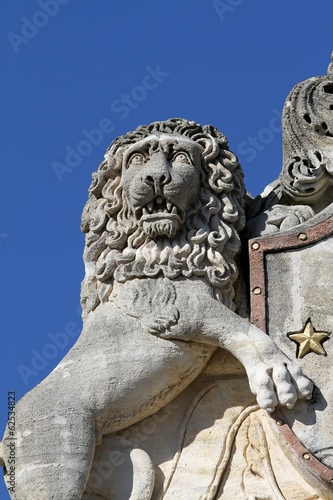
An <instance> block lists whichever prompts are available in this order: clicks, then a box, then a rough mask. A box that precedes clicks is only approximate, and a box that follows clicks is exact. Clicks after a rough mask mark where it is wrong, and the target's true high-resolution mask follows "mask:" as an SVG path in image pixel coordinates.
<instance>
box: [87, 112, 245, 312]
mask: <svg viewBox="0 0 333 500" xmlns="http://www.w3.org/2000/svg"><path fill="white" fill-rule="evenodd" d="M153 134H154V135H161V134H173V135H180V136H184V137H187V138H190V139H192V140H193V141H195V142H197V143H198V144H199V145H200V146H201V147H202V164H201V173H200V176H201V182H200V183H201V187H200V193H199V196H198V197H197V199H196V200H193V203H192V205H191V208H190V210H189V211H188V214H187V217H186V221H185V223H184V224H183V227H182V228H181V230H179V231H178V233H177V234H176V236H175V237H174V238H172V239H169V238H167V237H165V238H159V239H156V240H152V239H150V238H149V237H148V236H147V235H146V234H145V233H144V232H143V231H142V229H141V227H139V226H138V224H137V223H136V221H135V218H134V217H133V216H132V212H131V207H130V206H128V203H127V200H126V198H125V196H124V194H123V189H122V158H123V154H124V152H125V151H126V149H127V147H128V146H129V145H131V144H133V143H135V142H137V141H139V140H141V139H144V138H145V137H148V136H149V135H153ZM244 194H245V189H244V183H243V173H242V170H241V168H240V165H239V163H238V161H237V158H236V156H235V155H234V154H233V153H232V152H230V151H229V148H228V142H227V139H226V137H225V136H224V135H223V134H221V132H219V131H218V130H217V129H215V128H214V127H212V126H210V125H205V126H200V125H198V124H197V123H195V122H192V121H187V120H183V119H171V120H167V121H163V122H154V123H152V124H150V125H148V126H140V127H138V128H137V129H136V130H135V131H134V132H129V133H127V134H125V135H123V136H121V137H118V138H117V139H116V140H115V141H114V142H113V143H112V144H111V146H110V147H109V149H108V150H107V152H106V155H105V160H104V161H103V162H102V163H101V165H100V166H99V168H98V170H97V172H96V173H94V174H93V181H92V184H91V186H90V189H89V200H88V202H87V204H86V206H85V208H84V211H83V214H82V230H83V232H85V233H86V246H85V251H84V262H85V266H86V276H85V278H84V280H83V283H82V292H81V301H82V308H83V316H86V315H87V314H88V313H89V312H90V311H92V310H94V309H95V308H96V307H97V306H98V304H100V303H102V302H107V301H108V300H109V297H110V294H111V291H112V287H113V282H114V281H118V282H125V281H126V280H130V279H134V278H143V277H149V278H152V277H160V276H161V277H163V276H164V277H166V278H169V279H176V278H178V277H186V278H190V277H200V278H201V279H203V280H205V281H206V282H207V283H209V284H210V285H211V287H212V289H213V291H214V295H215V297H216V298H217V299H218V300H219V301H221V302H222V303H223V304H225V305H226V306H227V307H230V308H233V301H232V299H233V295H234V292H233V284H234V283H235V280H236V278H237V266H236V264H235V259H234V258H235V255H236V253H237V252H238V250H239V248H240V240H239V236H238V232H239V231H241V230H242V228H243V226H244V222H245V217H244V209H243V206H244Z"/></svg>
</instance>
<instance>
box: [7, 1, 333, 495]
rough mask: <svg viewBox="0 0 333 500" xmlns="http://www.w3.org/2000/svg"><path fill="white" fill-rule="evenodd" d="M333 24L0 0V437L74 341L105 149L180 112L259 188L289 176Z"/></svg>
mask: <svg viewBox="0 0 333 500" xmlns="http://www.w3.org/2000/svg"><path fill="white" fill-rule="evenodd" d="M332 19H333V3H332V2H329V1H327V0H326V1H324V0H317V1H316V2H313V1H309V0H293V1H290V0H279V1H278V2H267V1H264V0H257V1H256V2H252V1H250V0H225V1H220V2H217V1H215V2H214V1H211V0H209V1H205V0H168V1H167V2H165V1H163V2H162V1H160V0H155V1H154V2H149V1H140V2H138V1H135V0H132V1H129V0H122V1H119V0H118V1H114V0H98V1H95V2H92V1H86V0H81V1H79V0H39V1H38V0H36V1H35V0H25V1H24V2H22V1H17V0H11V1H8V2H3V5H2V12H1V16H0V24H1V60H2V71H1V74H2V77H1V94H0V95H1V100H2V110H3V113H4V116H3V120H2V123H1V126H2V130H1V136H2V150H1V156H2V167H1V183H0V189H1V196H0V215H1V216H0V255H1V259H0V265H1V316H0V318H1V319H0V321H1V363H0V379H1V392H0V428H1V429H0V434H1V435H2V429H3V428H4V426H5V421H6V415H7V392H8V391H9V390H15V391H16V392H17V397H21V396H22V395H23V394H24V393H25V392H27V391H28V390H29V389H31V388H32V387H34V386H35V385H36V384H37V383H38V382H40V380H42V379H43V378H44V377H45V376H46V375H47V374H48V373H49V372H50V371H51V370H52V369H53V368H54V367H55V365H56V364H57V363H58V362H59V361H60V359H61V358H62V357H63V355H64V354H65V352H66V351H67V350H68V348H69V347H70V345H71V344H73V342H74V341H75V338H76V337H75V336H76V335H77V331H78V329H79V326H80V316H79V314H78V305H79V291H80V282H81V279H82V277H83V265H82V250H83V235H82V234H81V233H80V229H79V225H80V214H81V211H82V208H83V205H84V203H85V201H86V199H87V189H88V186H89V184H90V179H91V174H92V172H93V171H94V170H96V168H97V166H98V164H99V163H100V161H102V159H103V155H104V152H105V149H106V148H107V146H108V145H109V143H110V142H111V141H112V140H113V139H114V138H115V137H116V136H118V135H120V134H122V133H124V132H126V131H128V130H132V129H134V128H135V127H137V126H138V125H140V124H147V123H149V122H151V121H155V120H162V119H167V118H170V117H184V118H188V119H191V120H195V121H197V122H199V123H201V124H207V123H209V124H213V125H215V126H216V127H217V128H219V129H220V130H221V131H223V132H224V133H225V134H226V135H227V137H228V138H229V143H230V147H231V149H232V150H233V151H235V152H236V153H237V154H238V156H239V160H240V162H241V164H242V166H243V169H244V172H245V176H246V185H247V188H248V190H249V191H250V192H252V194H258V193H260V192H261V191H262V190H263V188H264V187H265V186H266V185H267V184H268V183H269V182H271V181H273V180H274V179H275V178H276V177H277V176H278V174H279V171H280V168H281V133H280V131H279V116H280V113H281V109H282V106H283V103H284V100H285V98H286V97H287V94H288V92H289V91H290V90H291V89H292V87H293V86H294V85H295V84H296V83H298V82H300V81H302V80H304V79H306V78H309V77H312V76H317V75H321V74H325V73H326V69H327V66H328V64H329V61H330V54H331V51H332V49H333V30H332ZM59 332H62V335H57V334H58V333H59ZM0 498H1V500H2V499H6V498H8V495H7V493H6V492H5V490H4V487H3V485H2V484H1V485H0Z"/></svg>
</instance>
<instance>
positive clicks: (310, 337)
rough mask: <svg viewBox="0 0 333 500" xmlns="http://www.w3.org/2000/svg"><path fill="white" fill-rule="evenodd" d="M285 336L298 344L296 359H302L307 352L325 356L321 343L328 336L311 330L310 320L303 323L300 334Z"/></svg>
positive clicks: (293, 333) (292, 333) (291, 333)
mask: <svg viewBox="0 0 333 500" xmlns="http://www.w3.org/2000/svg"><path fill="white" fill-rule="evenodd" d="M287 335H288V337H289V338H290V339H291V340H293V341H294V342H296V343H297V344H298V352H297V358H299V359H300V358H303V357H304V356H306V355H307V354H309V352H314V353H316V354H321V355H322V356H326V355H327V353H326V351H325V349H324V348H323V346H322V343H323V342H325V340H327V339H328V338H329V334H328V333H327V332H317V331H316V330H315V329H314V328H313V325H312V321H311V319H310V318H309V319H308V320H307V322H306V323H305V327H304V330H303V331H302V332H290V333H288V334H287Z"/></svg>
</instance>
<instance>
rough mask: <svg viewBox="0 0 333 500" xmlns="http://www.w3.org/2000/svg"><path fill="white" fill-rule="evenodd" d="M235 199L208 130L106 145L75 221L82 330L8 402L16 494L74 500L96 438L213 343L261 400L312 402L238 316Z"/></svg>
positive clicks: (146, 411)
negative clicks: (80, 235) (81, 266)
mask: <svg viewBox="0 0 333 500" xmlns="http://www.w3.org/2000/svg"><path fill="white" fill-rule="evenodd" d="M243 198H244V186H243V178H242V172H241V169H240V166H239V164H238V161H237V158H236V156H235V155H234V154H233V153H231V152H230V151H229V149H228V145H227V140H226V138H225V137H224V136H223V135H222V134H221V133H220V132H218V131H217V130H216V129H215V128H213V127H211V126H204V127H201V126H200V125H198V124H196V123H194V122H190V121H186V120H182V119H173V120H168V121H165V122H156V123H153V124H151V125H149V126H142V127H139V128H138V129H137V130H136V131H135V132H131V133H128V134H126V135H124V136H122V137H119V138H117V139H116V140H115V141H114V143H113V144H112V145H111V147H110V148H109V150H108V151H107V154H106V156H105V161H104V162H103V163H102V164H101V165H100V167H99V169H98V171H97V173H95V174H94V176H93V182H92V185H91V187H90V194H89V201H88V203H87V205H86V207H85V209H84V212H83V217H82V228H83V231H84V232H85V233H86V247H85V251H84V262H85V267H86V275H85V278H84V281H83V286H82V307H83V317H84V326H83V330H82V333H81V335H80V337H79V339H78V340H77V342H76V344H75V345H74V346H73V348H72V349H71V350H70V351H69V353H68V354H67V355H66V356H65V358H64V359H63V360H62V361H61V362H60V364H59V365H58V366H57V367H56V368H55V370H54V371H53V372H52V373H51V374H50V375H49V376H48V377H47V378H46V379H45V380H44V381H43V382H42V383H41V384H39V385H38V386H37V387H36V388H34V389H33V390H32V391H30V392H29V393H28V394H26V395H25V396H24V397H23V398H22V399H21V401H19V403H18V405H17V407H16V415H17V444H16V455H17V459H16V464H17V469H16V474H17V476H16V478H17V484H16V490H15V493H14V492H13V493H11V494H12V498H15V499H17V500H23V499H25V500H29V499H33V500H51V499H53V500H74V499H75V500H77V499H81V498H82V496H83V494H84V490H85V485H86V482H87V479H88V476H89V471H90V468H91V464H92V461H93V457H94V453H95V447H96V446H98V444H99V443H100V442H101V439H102V437H103V436H104V435H107V434H110V433H117V432H119V431H121V430H122V429H125V428H126V427H128V426H130V425H132V424H134V423H136V422H138V421H140V420H142V419H143V418H145V417H147V416H149V415H152V414H153V413H154V412H157V411H158V410H159V409H160V408H161V407H163V406H164V405H166V404H167V403H168V402H170V401H171V400H172V399H173V398H175V397H176V396H177V395H178V394H179V393H180V392H181V391H182V390H183V389H184V388H185V387H187V386H188V385H189V384H190V383H191V382H192V381H193V380H194V379H195V378H196V377H197V375H198V374H199V373H200V372H201V370H202V369H203V367H204V366H205V364H206V363H207V362H208V360H209V358H210V357H211V355H212V353H213V352H214V350H215V349H217V348H220V347H222V348H224V349H227V350H228V351H230V352H231V353H232V354H233V355H234V356H235V357H236V358H238V359H239V360H240V362H241V363H242V364H243V365H244V367H245V369H246V372H247V375H248V378H249V384H250V388H251V390H252V392H253V393H254V394H255V395H256V396H257V400H258V403H259V404H260V406H261V407H262V408H264V409H267V410H268V411H272V410H273V409H274V407H275V406H276V405H277V404H282V405H286V406H287V407H291V406H292V405H293V404H294V402H295V401H296V400H297V398H298V397H310V395H311V392H312V384H311V382H310V381H309V380H308V379H307V378H306V377H304V376H303V375H302V373H301V372H300V370H299V368H298V367H296V366H294V365H293V364H292V363H291V362H290V360H289V359H288V358H286V357H285V356H284V355H283V354H282V353H281V352H280V351H279V350H278V348H277V347H276V346H275V344H274V343H273V342H272V340H271V339H270V338H269V337H268V336H266V335H265V334H264V333H263V332H261V331H260V330H258V329H257V328H256V327H254V326H253V325H251V324H250V323H249V322H248V321H247V320H246V319H243V318H241V317H240V316H239V315H237V314H236V313H235V312H234V309H235V306H234V302H233V298H234V291H233V286H234V284H235V282H236V279H237V266H236V263H235V256H236V254H237V252H238V250H239V248H240V240H239V236H238V232H239V231H240V230H241V229H242V228H243V225H244V211H243V204H244V203H243ZM10 441H11V436H10V433H9V431H8V429H7V430H6V433H5V437H4V443H3V444H4V446H3V449H4V450H6V449H9V447H7V446H6V444H10ZM6 453H7V452H5V453H4V455H5V456H4V461H5V464H7V469H8V467H9V464H8V457H7V456H6Z"/></svg>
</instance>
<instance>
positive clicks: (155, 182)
mask: <svg viewBox="0 0 333 500" xmlns="http://www.w3.org/2000/svg"><path fill="white" fill-rule="evenodd" d="M170 179H171V176H170V166H169V162H168V160H167V158H166V157H165V155H164V154H161V153H156V154H154V155H153V157H152V159H151V160H150V162H149V166H148V169H147V171H146V176H145V182H146V183H147V184H148V185H150V186H152V187H153V188H154V190H155V192H158V191H160V190H161V188H162V186H164V185H165V184H167V183H168V182H169V181H170Z"/></svg>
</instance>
